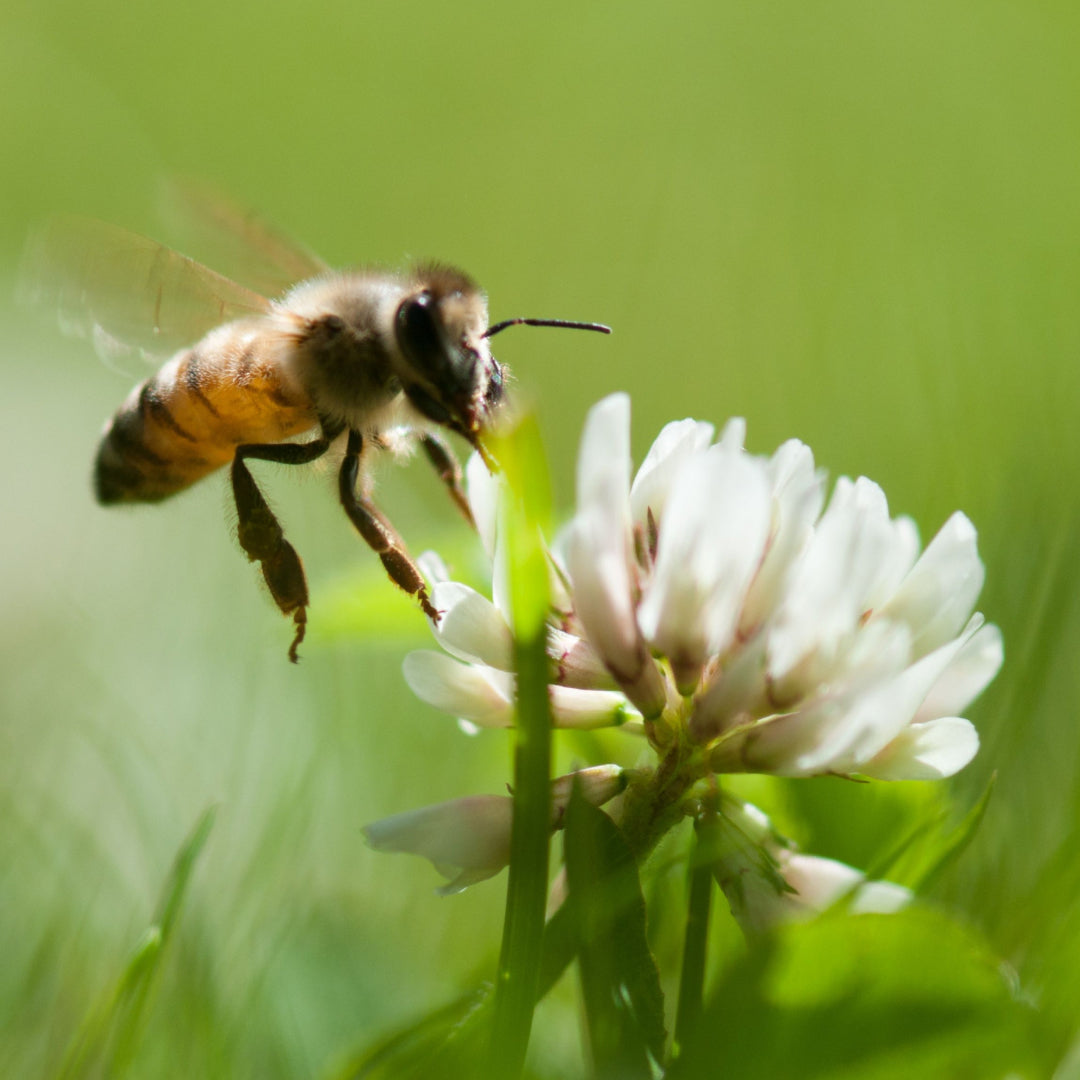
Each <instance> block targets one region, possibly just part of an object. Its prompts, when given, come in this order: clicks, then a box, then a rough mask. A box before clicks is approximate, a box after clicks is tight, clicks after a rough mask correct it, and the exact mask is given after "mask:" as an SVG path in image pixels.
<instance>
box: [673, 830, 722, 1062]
mask: <svg viewBox="0 0 1080 1080" xmlns="http://www.w3.org/2000/svg"><path fill="white" fill-rule="evenodd" d="M709 817H711V815H708V816H706V818H705V821H706V822H708V820H709ZM706 827H707V825H706ZM701 832H702V824H701V822H695V829H694V846H693V850H692V851H691V853H690V860H689V864H688V866H687V871H686V930H685V934H684V937H683V955H682V971H681V973H680V976H679V1006H678V1010H677V1012H676V1015H675V1046H676V1050H677V1049H678V1047H680V1046H682V1045H684V1044H685V1043H686V1042H687V1040H688V1039H689V1037H690V1033H691V1032H692V1031H693V1030H694V1029H695V1028H696V1027H697V1025H698V1022H699V1021H700V1019H701V1009H702V997H703V993H704V986H705V960H706V957H707V954H708V931H709V912H710V908H711V906H712V885H713V868H712V866H711V864H710V860H709V859H708V858H707V857H706V856H707V855H708V854H709V849H711V847H712V844H711V843H707V842H705V843H703V841H702V835H701Z"/></svg>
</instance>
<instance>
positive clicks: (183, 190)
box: [163, 179, 330, 297]
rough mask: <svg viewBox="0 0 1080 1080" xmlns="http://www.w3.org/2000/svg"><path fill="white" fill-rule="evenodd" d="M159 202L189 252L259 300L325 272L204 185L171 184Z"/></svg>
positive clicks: (323, 265) (309, 254)
mask: <svg viewBox="0 0 1080 1080" xmlns="http://www.w3.org/2000/svg"><path fill="white" fill-rule="evenodd" d="M163 204H164V205H163V210H164V212H165V215H166V217H167V219H168V221H169V223H170V224H173V225H175V226H176V228H177V229H178V231H179V233H180V236H181V237H182V238H183V239H185V240H188V239H190V240H191V242H192V244H193V247H194V250H196V251H198V252H199V254H200V255H204V256H206V257H207V258H208V259H210V261H212V262H213V264H214V265H215V266H220V267H221V268H222V269H223V270H225V271H226V272H228V273H229V274H230V275H232V276H233V277H235V278H236V280H237V281H242V282H244V284H246V285H248V286H250V287H251V288H253V289H255V290H257V291H258V292H260V293H262V294H263V295H264V296H273V297H278V296H281V295H282V294H283V293H285V292H286V291H287V290H288V289H290V288H291V287H292V286H293V285H295V284H296V283H297V282H298V281H304V280H306V279H307V278H312V277H317V276H318V275H319V274H325V273H326V272H327V271H328V270H329V269H330V267H329V266H327V264H326V263H325V262H323V260H322V259H320V258H319V257H318V256H317V255H315V254H314V253H313V252H311V251H309V250H308V249H307V248H306V247H304V246H303V245H302V244H299V243H297V242H296V241H295V240H293V239H292V238H291V237H289V236H286V235H285V234H284V233H283V232H280V231H278V230H277V229H275V228H274V227H273V226H272V225H270V224H268V223H267V222H266V221H265V220H264V219H263V218H261V217H259V216H258V215H257V214H255V213H254V212H252V211H251V210H249V209H247V207H245V206H242V205H241V204H240V203H237V202H234V201H233V200H232V199H230V198H228V197H227V196H226V195H224V194H222V193H221V192H219V191H218V190H217V189H216V188H214V187H212V186H210V185H208V184H204V183H200V182H198V181H194V180H188V179H180V180H177V179H174V180H170V181H169V182H168V183H167V184H166V185H165V186H164V189H163Z"/></svg>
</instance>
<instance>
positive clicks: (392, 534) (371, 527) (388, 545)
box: [338, 431, 439, 622]
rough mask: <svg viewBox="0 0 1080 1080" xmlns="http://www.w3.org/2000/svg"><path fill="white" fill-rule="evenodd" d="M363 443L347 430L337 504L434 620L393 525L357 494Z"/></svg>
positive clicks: (416, 572)
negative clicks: (346, 443)
mask: <svg viewBox="0 0 1080 1080" xmlns="http://www.w3.org/2000/svg"><path fill="white" fill-rule="evenodd" d="M363 445H364V439H363V436H362V435H361V434H360V432H359V431H350V432H349V443H348V446H347V447H346V449H345V460H344V461H343V462H342V463H341V472H340V473H339V474H338V490H339V492H340V494H341V505H342V506H343V507H344V508H345V513H346V514H348V515H349V520H350V521H351V522H352V523H353V525H355V526H356V530H357V532H359V533H360V535H361V536H362V537H363V538H364V540H365V541H366V542H367V544H368V546H369V547H370V548H371V549H372V551H374V552H375V554H376V555H378V556H379V558H380V559H382V564H383V566H385V567H386V572H387V573H388V574H389V575H390V580H391V581H393V582H394V583H395V584H396V585H400V586H401V588H403V589H404V590H405V591H406V592H407V593H408V594H409V595H410V596H415V597H416V598H417V600H419V601H420V607H421V608H422V609H423V611H424V614H425V615H427V616H428V618H430V619H434V620H435V621H436V622H438V621H439V613H438V611H436V610H435V608H434V607H433V605H432V603H431V598H430V597H429V596H428V591H427V586H426V585H425V584H424V579H423V577H422V576H421V574H420V571H419V570H418V569H417V567H416V563H414V562H413V561H412V559H410V558H409V556H408V553H407V552H406V551H405V545H404V544H403V543H402V541H401V538H400V537H399V536H398V534H397V532H396V531H395V529H394V526H393V525H391V524H390V522H389V521H387V520H386V518H384V517H383V516H382V514H381V513H380V512H379V511H378V510H377V509H376V508H375V506H374V505H373V504H372V503H371V501H370V500H369V499H368V498H366V497H365V496H363V495H358V494H357V491H356V481H357V477H358V476H359V473H360V451H361V449H362V448H363Z"/></svg>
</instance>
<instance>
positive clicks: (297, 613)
mask: <svg viewBox="0 0 1080 1080" xmlns="http://www.w3.org/2000/svg"><path fill="white" fill-rule="evenodd" d="M333 437H334V433H331V432H326V431H324V432H323V434H322V436H321V437H320V438H318V439H315V440H313V441H312V442H309V443H251V444H248V445H245V446H238V447H237V448H236V456H235V457H234V458H233V463H232V489H233V498H234V499H235V501H236V514H237V518H238V521H237V527H236V532H237V536H238V538H239V540H240V546H241V547H242V548H243V549H244V552H245V554H246V555H247V557H248V558H249V559H251V560H252V562H258V563H259V564H260V566H261V568H262V574H263V579H264V580H265V581H266V584H267V587H268V588H269V589H270V595H271V596H272V597H273V598H274V603H275V604H277V606H278V607H279V608H280V609H281V613H282V614H283V615H291V616H292V617H293V624H294V625H295V627H296V633H295V636H294V637H293V640H292V644H291V645H290V646H289V659H290V660H291V661H292V662H293V663H294V664H295V663H296V662H297V661H298V660H299V656H298V654H297V651H296V650H297V647H298V646H299V645H300V642H301V641H303V640H304V633H305V631H306V630H307V606H308V587H307V578H305V576H304V566H303V564H302V563H301V562H300V556H299V555H298V554H297V553H296V548H294V547H293V546H292V544H290V543H289V541H288V540H286V539H285V534H284V532H282V529H281V525H280V524H279V523H278V519H277V518H276V517H275V516H274V512H273V510H271V509H270V507H269V505H268V504H267V502H266V500H265V499H264V498H263V494H262V492H261V491H260V490H259V488H258V485H257V484H256V483H255V480H254V478H253V477H252V475H251V472H250V471H249V469H248V467H247V466H246V465H245V464H244V459H245V458H255V459H257V460H259V461H276V462H279V463H280V464H283V465H306V464H307V463H308V462H309V461H314V460H315V459H316V458H319V457H322V455H323V454H325V453H326V451H327V449H328V448H329V446H330V442H331V439H332V438H333Z"/></svg>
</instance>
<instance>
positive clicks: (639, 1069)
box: [564, 791, 666, 1080]
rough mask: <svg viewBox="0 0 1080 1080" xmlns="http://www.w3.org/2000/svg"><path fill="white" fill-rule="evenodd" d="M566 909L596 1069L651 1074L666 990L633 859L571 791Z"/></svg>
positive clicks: (658, 1054) (613, 1074) (611, 828)
mask: <svg viewBox="0 0 1080 1080" xmlns="http://www.w3.org/2000/svg"><path fill="white" fill-rule="evenodd" d="M564 847H565V851H566V877H567V884H568V886H569V894H568V898H567V901H566V905H567V907H568V910H569V911H570V913H571V917H572V919H573V921H574V923H575V925H576V930H577V945H578V966H579V968H580V971H581V986H582V992H583V997H584V1000H585V1012H586V1017H587V1020H588V1031H589V1039H588V1042H589V1047H590V1050H591V1053H592V1058H593V1064H594V1070H595V1074H596V1075H597V1076H598V1077H602V1078H612V1080H614V1078H623V1077H626V1078H632V1077H644V1078H648V1077H650V1076H651V1075H652V1069H651V1066H650V1057H651V1058H652V1059H653V1060H654V1061H656V1062H659V1061H661V1060H662V1058H663V1053H664V1042H665V1039H666V1032H665V1030H664V996H663V992H662V991H661V989H660V979H659V975H658V974H657V970H656V963H655V961H654V960H653V956H652V953H651V952H650V951H649V945H648V941H647V940H646V934H645V901H644V898H643V897H642V894H641V883H640V882H639V880H638V873H637V863H636V861H635V859H634V856H633V854H632V853H631V851H630V849H629V847H627V845H626V841H625V840H624V839H623V837H622V834H621V833H620V832H619V829H618V828H617V826H616V825H615V824H614V822H613V821H612V820H611V819H610V818H609V817H608V816H607V814H605V813H604V812H603V811H602V810H599V809H597V808H596V807H594V806H592V805H590V804H589V803H588V802H587V801H586V800H585V799H584V798H583V797H582V795H581V794H580V792H578V791H575V792H574V793H573V795H572V796H571V799H570V804H569V806H568V807H567V812H566V839H565V844H564Z"/></svg>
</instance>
